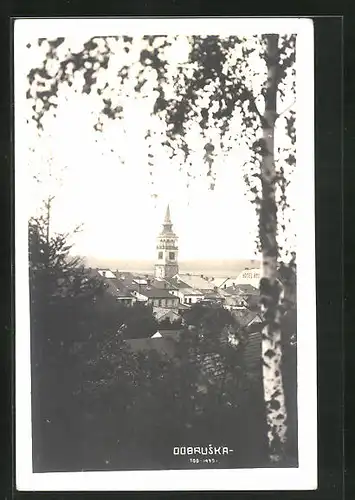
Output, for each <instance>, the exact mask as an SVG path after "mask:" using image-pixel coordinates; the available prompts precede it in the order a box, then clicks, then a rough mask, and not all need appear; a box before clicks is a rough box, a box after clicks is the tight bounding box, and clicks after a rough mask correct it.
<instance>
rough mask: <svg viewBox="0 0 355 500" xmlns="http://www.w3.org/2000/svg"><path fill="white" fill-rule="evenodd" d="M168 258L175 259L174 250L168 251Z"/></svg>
mask: <svg viewBox="0 0 355 500" xmlns="http://www.w3.org/2000/svg"><path fill="white" fill-rule="evenodd" d="M169 259H170V260H175V252H169Z"/></svg>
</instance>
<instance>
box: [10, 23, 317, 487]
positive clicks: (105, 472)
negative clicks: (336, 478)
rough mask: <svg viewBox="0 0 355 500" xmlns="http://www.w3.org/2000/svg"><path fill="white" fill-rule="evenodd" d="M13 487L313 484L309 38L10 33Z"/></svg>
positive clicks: (169, 32) (295, 27)
mask: <svg viewBox="0 0 355 500" xmlns="http://www.w3.org/2000/svg"><path fill="white" fill-rule="evenodd" d="M14 58H15V59H14V65H15V205H16V407H17V417H16V418H17V420H16V447H17V448H16V469H17V488H18V489H19V490H23V491H26V490H57V491H58V490H88V491H90V490H98V489H99V490H124V491H127V490H136V489H141V490H186V491H188V490H255V489H261V490H275V489H278V490H287V489H314V488H316V486H317V461H316V456H317V446H316V443H317V432H316V423H317V415H316V408H317V398H316V327H315V271H314V268H315V258H314V184H313V176H314V152H313V26H312V22H311V21H310V20H308V19H292V18H287V19H282V18H277V19H272V18H267V19H266V18H265V19H262V18H259V19H246V18H243V19H238V18H235V19H232V18H230V19H227V18H225V19H217V18H216V19H209V18H205V19H196V18H194V19H192V18H191V19H189V18H186V19H173V18H170V19H158V18H157V19H154V18H151V19H148V18H145V19H127V18H126V19H96V20H95V19H65V20H64V19H38V20H36V19H18V20H16V21H15V24H14Z"/></svg>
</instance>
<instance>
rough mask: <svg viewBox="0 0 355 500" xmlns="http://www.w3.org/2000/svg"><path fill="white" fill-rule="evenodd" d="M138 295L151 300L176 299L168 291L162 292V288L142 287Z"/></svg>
mask: <svg viewBox="0 0 355 500" xmlns="http://www.w3.org/2000/svg"><path fill="white" fill-rule="evenodd" d="M138 293H140V294H141V295H143V296H144V297H148V298H153V299H165V298H169V299H174V298H175V299H176V298H177V297H176V296H175V295H173V294H172V293H170V292H169V290H164V288H155V287H144V286H142V287H141V288H140V289H139V290H138Z"/></svg>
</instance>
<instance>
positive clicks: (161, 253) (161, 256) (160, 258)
mask: <svg viewBox="0 0 355 500" xmlns="http://www.w3.org/2000/svg"><path fill="white" fill-rule="evenodd" d="M158 259H159V260H162V259H163V252H159V254H158Z"/></svg>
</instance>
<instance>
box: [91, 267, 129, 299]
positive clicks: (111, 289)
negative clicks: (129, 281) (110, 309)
mask: <svg viewBox="0 0 355 500" xmlns="http://www.w3.org/2000/svg"><path fill="white" fill-rule="evenodd" d="M91 275H93V276H96V277H99V278H100V279H101V280H102V281H103V283H104V288H105V290H106V291H107V293H109V294H110V295H111V296H113V297H115V299H116V301H117V302H119V303H120V304H123V305H127V306H132V305H133V304H134V303H135V302H136V298H135V297H134V296H133V295H132V293H131V291H130V290H129V289H128V288H127V287H126V286H124V285H123V284H122V283H121V282H120V281H119V280H118V279H117V276H116V274H115V273H113V272H112V271H111V270H110V269H95V270H91Z"/></svg>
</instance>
